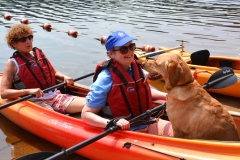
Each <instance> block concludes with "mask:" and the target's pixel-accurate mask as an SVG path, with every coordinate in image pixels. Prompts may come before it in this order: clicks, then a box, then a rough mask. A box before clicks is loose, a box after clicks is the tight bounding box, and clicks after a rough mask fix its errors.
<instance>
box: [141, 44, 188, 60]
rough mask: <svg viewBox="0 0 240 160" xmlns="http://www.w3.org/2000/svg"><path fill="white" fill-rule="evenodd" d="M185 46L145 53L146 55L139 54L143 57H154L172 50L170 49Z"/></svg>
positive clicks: (180, 47) (181, 47)
mask: <svg viewBox="0 0 240 160" xmlns="http://www.w3.org/2000/svg"><path fill="white" fill-rule="evenodd" d="M183 48H184V47H183V46H179V47H175V48H170V49H167V50H162V51H156V52H150V53H148V54H144V55H141V56H138V58H142V57H153V56H155V55H159V54H163V53H166V52H170V51H172V50H176V49H183Z"/></svg>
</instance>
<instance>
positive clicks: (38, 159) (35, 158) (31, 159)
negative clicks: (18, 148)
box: [16, 152, 56, 160]
mask: <svg viewBox="0 0 240 160" xmlns="http://www.w3.org/2000/svg"><path fill="white" fill-rule="evenodd" d="M54 154H56V153H55V152H37V153H32V154H28V155H25V156H22V157H20V158H17V159H16V160H44V159H46V158H48V157H50V156H52V155H54Z"/></svg>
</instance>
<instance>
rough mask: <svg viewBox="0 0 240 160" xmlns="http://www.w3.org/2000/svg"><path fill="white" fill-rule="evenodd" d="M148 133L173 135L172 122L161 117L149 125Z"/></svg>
mask: <svg viewBox="0 0 240 160" xmlns="http://www.w3.org/2000/svg"><path fill="white" fill-rule="evenodd" d="M148 133H150V134H157V135H162V136H171V137H172V136H173V130H172V124H171V122H169V121H166V120H162V119H159V121H158V122H157V123H153V124H150V125H149V126H148Z"/></svg>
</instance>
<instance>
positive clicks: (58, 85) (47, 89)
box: [0, 72, 94, 110]
mask: <svg viewBox="0 0 240 160" xmlns="http://www.w3.org/2000/svg"><path fill="white" fill-rule="evenodd" d="M92 75H94V72H93V73H89V74H87V75H85V76H81V77H79V78H76V79H74V82H75V81H79V80H81V79H84V78H87V77H90V76H92ZM66 84H67V83H66V82H62V83H59V84H57V85H55V86H52V87H49V88H46V89H44V90H43V92H48V91H51V90H53V89H56V88H59V87H62V86H64V85H66ZM33 97H35V95H34V94H29V95H27V96H24V97H22V98H20V99H16V100H14V101H11V102H9V103H6V104H4V105H1V106H0V110H1V109H4V108H6V107H9V106H11V105H13V104H16V103H18V102H21V101H24V100H27V99H29V98H33Z"/></svg>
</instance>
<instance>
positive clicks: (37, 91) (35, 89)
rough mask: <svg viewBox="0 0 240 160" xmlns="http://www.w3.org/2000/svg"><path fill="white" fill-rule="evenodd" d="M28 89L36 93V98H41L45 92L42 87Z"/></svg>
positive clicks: (29, 91) (30, 92)
mask: <svg viewBox="0 0 240 160" xmlns="http://www.w3.org/2000/svg"><path fill="white" fill-rule="evenodd" d="M26 90H28V94H34V95H35V97H36V98H40V97H43V96H44V92H43V91H42V90H41V89H40V88H33V89H26Z"/></svg>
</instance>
